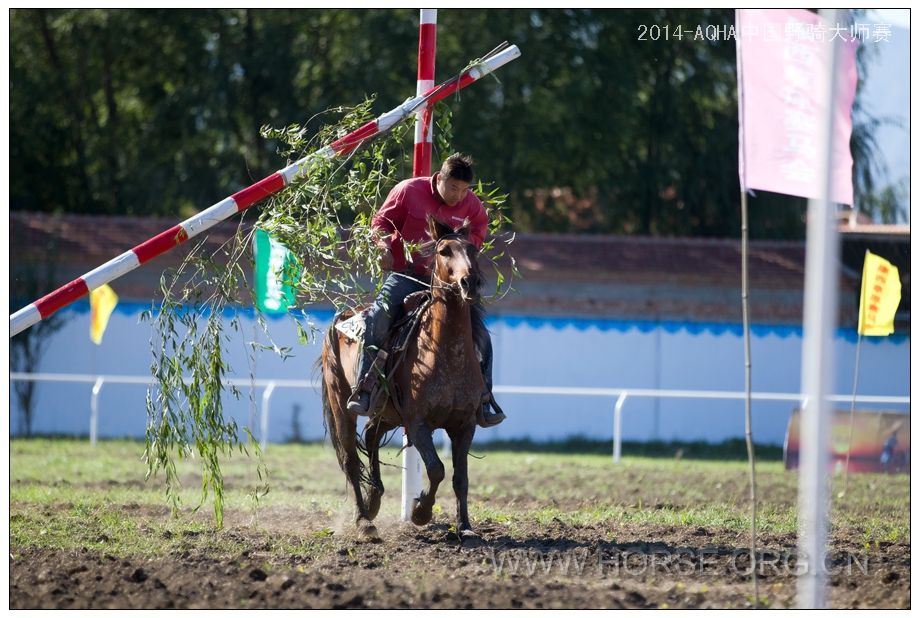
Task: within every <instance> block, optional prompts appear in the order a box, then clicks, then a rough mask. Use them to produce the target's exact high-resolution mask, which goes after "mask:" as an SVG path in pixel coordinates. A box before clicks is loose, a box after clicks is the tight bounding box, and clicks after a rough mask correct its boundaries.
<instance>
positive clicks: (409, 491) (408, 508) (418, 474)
mask: <svg viewBox="0 0 920 618" xmlns="http://www.w3.org/2000/svg"><path fill="white" fill-rule="evenodd" d="M407 444H409V436H407V435H405V434H403V447H404V448H403V474H402V510H401V511H400V517H401V518H402V520H403V521H409V520H410V519H411V518H412V503H413V502H415V500H417V499H418V497H419V496H421V495H422V458H421V457H420V456H419V454H418V451H417V450H415V448H414V447H411V446H406V445H407Z"/></svg>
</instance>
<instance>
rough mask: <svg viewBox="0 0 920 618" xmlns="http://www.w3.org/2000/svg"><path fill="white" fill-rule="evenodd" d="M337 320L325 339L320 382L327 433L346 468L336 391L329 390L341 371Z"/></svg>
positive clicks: (340, 465)
mask: <svg viewBox="0 0 920 618" xmlns="http://www.w3.org/2000/svg"><path fill="white" fill-rule="evenodd" d="M335 322H336V321H335V319H333V320H332V324H331V325H330V326H329V330H328V331H327V332H326V338H325V340H324V341H323V351H322V354H321V356H320V358H319V364H320V366H321V368H322V373H321V380H320V382H321V383H322V401H323V427H324V428H325V429H326V433H327V434H329V440H330V441H331V442H332V447H333V448H334V449H335V456H336V459H338V461H339V467H341V468H342V469H343V470H344V469H345V467H344V466H345V448H344V445H343V444H342V440H341V439H340V437H339V433H338V426H339V423H337V422H336V418H335V411H334V410H333V409H332V400H331V399H330V395H333V396H334V393H332V394H330V392H329V386H330V385H329V381H330V380H335V381H336V382H337V380H336V374H338V373H341V372H340V367H339V338H338V336H337V335H336V332H335ZM334 386H335V385H333V388H334Z"/></svg>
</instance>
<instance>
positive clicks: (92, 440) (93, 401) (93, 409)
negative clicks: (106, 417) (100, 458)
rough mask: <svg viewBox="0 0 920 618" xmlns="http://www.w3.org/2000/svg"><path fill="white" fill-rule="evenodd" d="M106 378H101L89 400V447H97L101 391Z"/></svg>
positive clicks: (94, 386)
mask: <svg viewBox="0 0 920 618" xmlns="http://www.w3.org/2000/svg"><path fill="white" fill-rule="evenodd" d="M104 382H105V378H103V377H102V376H99V377H97V378H96V382H95V384H93V395H92V397H90V400H89V445H90V446H96V430H97V428H98V427H99V391H101V390H102V384H103V383H104Z"/></svg>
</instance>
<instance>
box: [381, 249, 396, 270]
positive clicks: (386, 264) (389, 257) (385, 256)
mask: <svg viewBox="0 0 920 618" xmlns="http://www.w3.org/2000/svg"><path fill="white" fill-rule="evenodd" d="M380 268H381V269H383V270H393V254H392V253H391V252H390V250H389V249H385V250H383V251H382V252H381V253H380Z"/></svg>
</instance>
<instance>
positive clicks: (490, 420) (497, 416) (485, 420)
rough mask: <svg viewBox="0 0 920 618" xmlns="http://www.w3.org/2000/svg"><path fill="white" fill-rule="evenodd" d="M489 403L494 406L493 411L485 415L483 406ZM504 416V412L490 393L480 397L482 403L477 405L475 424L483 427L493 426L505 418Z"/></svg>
mask: <svg viewBox="0 0 920 618" xmlns="http://www.w3.org/2000/svg"><path fill="white" fill-rule="evenodd" d="M490 404H491V405H492V406H494V407H495V412H493V413H492V414H489V415H488V416H486V414H485V408H486V406H488V405H490ZM505 418H506V416H505V413H504V412H503V411H502V409H501V407H499V405H498V403H497V402H496V401H495V397H494V396H493V395H492V393H486V394H484V395H483V397H482V405H480V406H479V410H477V412H476V424H478V425H479V426H480V427H484V428H489V427H495V426H496V425H498V424H499V423H501V422H502V421H503V420H505Z"/></svg>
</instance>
